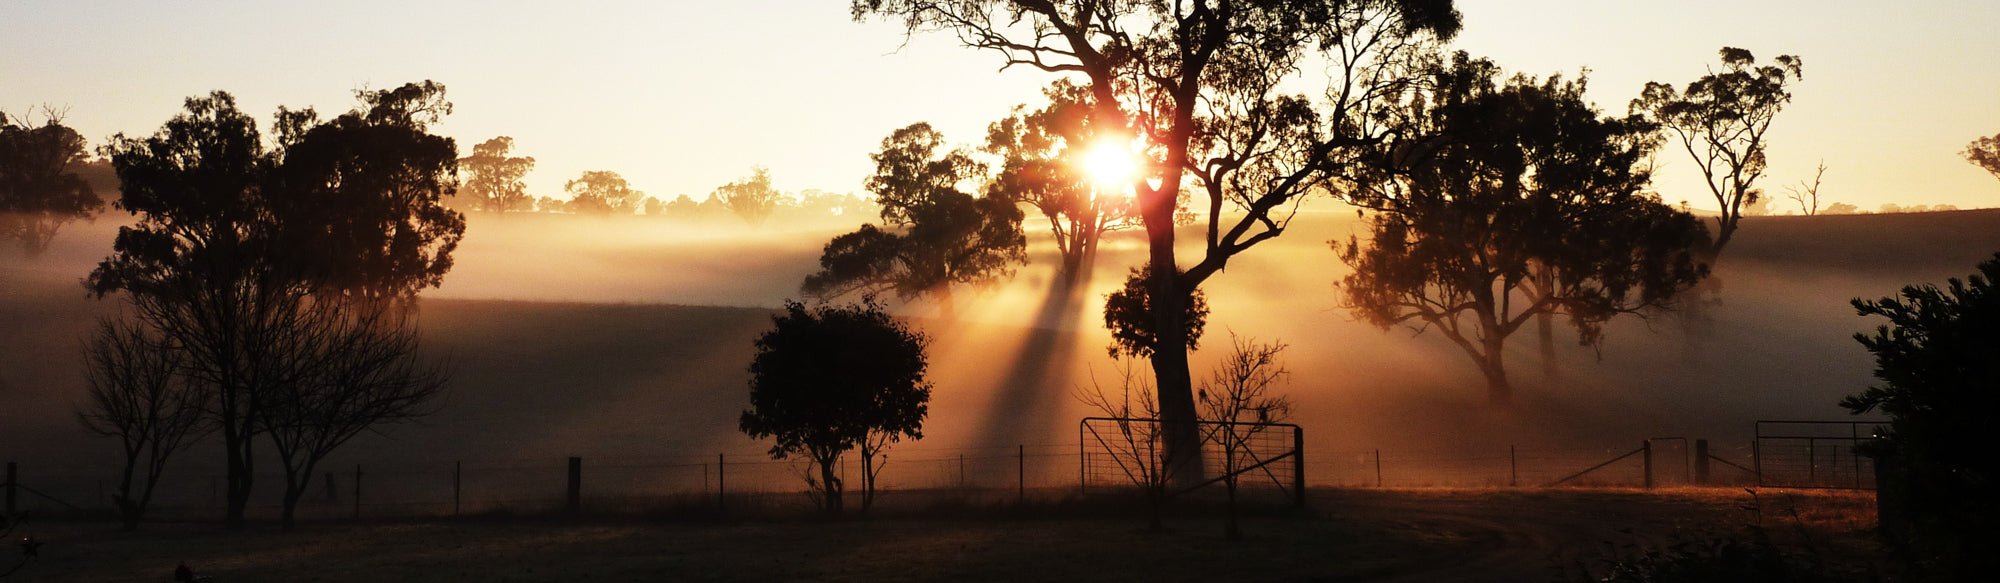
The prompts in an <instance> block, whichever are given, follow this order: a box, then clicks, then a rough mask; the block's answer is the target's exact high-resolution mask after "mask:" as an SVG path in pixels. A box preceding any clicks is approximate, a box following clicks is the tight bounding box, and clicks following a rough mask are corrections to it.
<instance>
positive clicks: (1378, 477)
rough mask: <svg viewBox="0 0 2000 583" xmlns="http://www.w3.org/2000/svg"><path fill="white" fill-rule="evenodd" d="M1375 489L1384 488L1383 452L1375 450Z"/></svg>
mask: <svg viewBox="0 0 2000 583" xmlns="http://www.w3.org/2000/svg"><path fill="white" fill-rule="evenodd" d="M1375 487H1377V488H1380V487H1382V450H1379V449H1378V450H1375Z"/></svg>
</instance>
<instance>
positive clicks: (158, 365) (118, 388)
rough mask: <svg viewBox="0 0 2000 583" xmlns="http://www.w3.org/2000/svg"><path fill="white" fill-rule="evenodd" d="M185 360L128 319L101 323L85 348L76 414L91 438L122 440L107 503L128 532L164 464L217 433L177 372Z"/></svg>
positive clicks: (195, 392)
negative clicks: (84, 384)
mask: <svg viewBox="0 0 2000 583" xmlns="http://www.w3.org/2000/svg"><path fill="white" fill-rule="evenodd" d="M187 357H188V355H187V353H186V352H185V351H184V350H182V348H181V347H180V346H177V345H174V344H173V343H172V341H171V340H168V339H167V338H166V337H164V336H163V335H161V334H160V333H159V332H157V331H153V330H149V329H147V328H144V327H142V326H140V325H139V324H138V323H136V322H132V321H128V320H114V319H106V320H104V321H102V322H99V323H98V327H97V332H96V333H95V334H93V335H92V336H91V338H90V340H89V342H88V343H87V344H86V345H85V350H84V365H85V373H86V375H87V377H88V378H89V380H90V393H89V395H88V396H87V397H86V399H85V401H84V403H83V405H82V409H80V410H78V411H77V413H76V416H77V419H78V420H79V421H82V422H83V425H84V427H85V428H87V429H89V430H90V431H91V432H92V433H96V434H98V435H104V436H109V437H117V438H118V439H119V445H120V446H122V450H123V453H124V454H125V466H124V468H123V469H122V470H121V471H120V472H119V480H118V491H117V492H116V493H115V494H113V495H112V498H111V499H112V501H113V502H115V503H116V504H117V505H118V517H119V520H121V521H123V523H124V527H125V530H133V529H136V528H138V527H139V521H140V520H141V519H143V518H145V515H146V507H147V505H149V504H150V503H151V502H152V500H153V489H154V487H156V486H158V485H159V483H160V474H161V473H162V472H165V471H166V468H167V460H168V459H169V458H171V457H173V455H174V453H175V452H178V451H180V450H181V449H182V448H183V447H185V446H187V445H188V444H190V443H193V442H194V441H195V440H197V439H200V438H201V437H202V435H204V434H206V433H208V432H209V431H210V430H213V429H214V426H213V425H211V424H210V423H209V422H208V417H207V416H206V414H205V413H206V410H205V409H206V408H205V406H206V405H207V404H208V400H207V399H208V396H209V393H208V392H206V391H204V390H202V388H201V387H199V386H197V385H196V384H195V383H194V382H193V380H192V379H189V378H187V377H186V376H185V375H183V374H182V373H183V371H184V369H185V368H186V367H187V362H186V359H187Z"/></svg>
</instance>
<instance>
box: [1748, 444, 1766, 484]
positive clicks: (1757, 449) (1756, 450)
mask: <svg viewBox="0 0 2000 583" xmlns="http://www.w3.org/2000/svg"><path fill="white" fill-rule="evenodd" d="M1763 442H1764V439H1763V437H1762V436H1759V437H1758V438H1757V439H1754V440H1751V441H1750V467H1752V468H1755V470H1753V471H1755V472H1756V473H1757V486H1759V487H1762V486H1763V485H1764V453H1763V451H1762V449H1763V448H1762V447H1761V446H1760V445H1759V444H1761V443H1763Z"/></svg>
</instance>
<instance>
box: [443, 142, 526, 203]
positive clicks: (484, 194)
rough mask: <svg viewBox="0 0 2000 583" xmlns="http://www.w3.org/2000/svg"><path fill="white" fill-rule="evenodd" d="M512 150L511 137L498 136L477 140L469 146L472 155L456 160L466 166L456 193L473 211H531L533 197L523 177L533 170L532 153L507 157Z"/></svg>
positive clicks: (463, 166)
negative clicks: (460, 185) (462, 182)
mask: <svg viewBox="0 0 2000 583" xmlns="http://www.w3.org/2000/svg"><path fill="white" fill-rule="evenodd" d="M513 149H514V138H510V137H507V136H500V137H497V138H493V139H491V140H486V141H484V142H480V143H479V145H476V146H473V147H472V155H471V156H466V157H464V158H459V159H458V164H459V166H460V167H462V168H464V169H465V188H462V189H460V190H459V192H458V198H459V200H461V201H464V202H465V203H466V205H467V206H469V207H470V208H472V209H474V210H483V211H491V212H495V213H500V214H503V215H504V214H507V212H508V211H527V210H534V206H535V197H532V196H529V195H528V183H527V181H525V180H522V178H524V177H526V176H527V175H528V172H529V171H531V170H534V169H535V158H534V157H532V156H508V155H507V154H508V152H511V151H513Z"/></svg>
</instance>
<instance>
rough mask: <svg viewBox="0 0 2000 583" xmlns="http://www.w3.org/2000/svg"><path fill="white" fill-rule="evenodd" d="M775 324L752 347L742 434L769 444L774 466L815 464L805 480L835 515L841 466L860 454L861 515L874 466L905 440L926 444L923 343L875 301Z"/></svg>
mask: <svg viewBox="0 0 2000 583" xmlns="http://www.w3.org/2000/svg"><path fill="white" fill-rule="evenodd" d="M771 319H772V323H773V327H772V329H771V330H770V331H768V332H765V333H763V334H762V335H759V336H758V337H757V343H756V346H757V355H756V357H755V358H754V359H753V360H752V361H751V363H750V410H748V411H744V412H743V415H742V418H741V420H740V422H739V427H740V428H741V429H742V431H743V432H744V433H746V434H748V435H749V436H750V437H752V438H758V439H762V438H767V437H768V438H771V439H772V440H773V441H774V442H775V443H774V444H773V445H772V446H771V450H770V453H771V457H772V458H774V459H786V458H787V457H789V456H792V455H804V456H806V457H807V459H809V460H811V461H812V462H813V464H814V466H815V469H816V470H817V471H818V472H819V476H817V477H813V478H809V479H810V480H812V481H813V483H812V485H813V486H814V489H815V490H817V491H818V492H820V494H821V495H822V496H823V499H822V501H823V503H824V504H825V505H826V508H827V510H828V511H829V512H833V513H838V512H839V511H840V508H841V492H842V490H843V487H842V484H841V480H840V475H839V467H840V466H839V462H840V456H841V455H842V454H843V453H844V452H846V451H848V450H851V449H855V448H857V447H859V448H861V452H860V453H861V455H862V458H863V472H862V473H863V479H864V482H863V486H864V488H863V499H862V508H863V509H864V510H865V509H866V508H867V507H868V506H869V504H870V503H871V500H872V492H873V479H874V476H875V471H876V468H877V466H876V465H875V462H876V461H877V457H878V456H880V455H881V454H882V452H883V451H884V450H885V449H886V448H887V447H888V446H889V444H892V443H895V442H898V441H901V440H902V439H903V438H905V437H907V438H910V439H922V438H923V422H924V416H925V415H926V414H928V412H929V409H930V405H929V403H930V396H931V384H930V381H928V380H927V379H926V378H925V371H926V369H927V368H928V366H929V365H928V364H927V362H926V357H925V353H924V350H925V347H926V346H927V345H928V344H929V339H928V338H926V337H925V336H924V335H923V334H922V333H920V332H915V331H911V330H910V329H909V328H908V327H906V326H904V325H903V323H901V322H898V321H896V320H895V319H894V318H891V317H890V316H889V315H888V314H887V313H886V312H883V311H882V308H881V306H879V305H877V304H875V303H873V302H872V301H864V302H862V303H860V304H854V305H844V306H842V305H826V306H820V307H816V308H812V309H807V308H806V307H805V305H804V304H801V303H799V302H786V304H785V311H784V313H782V314H778V315H775V316H772V318H771Z"/></svg>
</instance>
